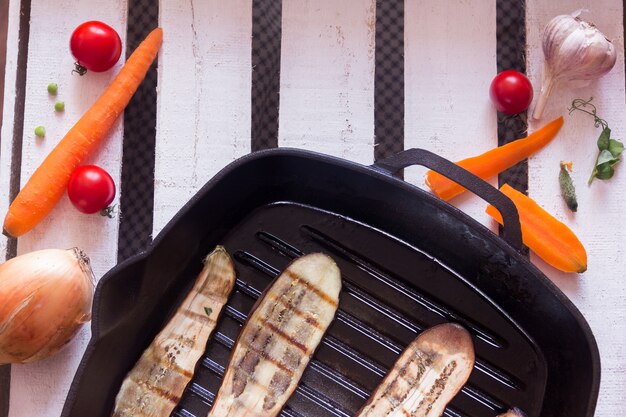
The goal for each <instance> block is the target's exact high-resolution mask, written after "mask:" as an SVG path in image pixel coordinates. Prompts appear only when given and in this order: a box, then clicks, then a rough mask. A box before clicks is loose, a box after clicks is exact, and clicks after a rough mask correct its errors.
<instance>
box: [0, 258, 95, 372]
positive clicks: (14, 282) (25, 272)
mask: <svg viewBox="0 0 626 417" xmlns="http://www.w3.org/2000/svg"><path fill="white" fill-rule="evenodd" d="M93 291H94V278H93V272H92V271H91V267H90V266H89V258H87V256H86V255H85V253H84V252H83V251H81V250H80V249H78V248H73V249H68V250H63V249H45V250H40V251H35V252H30V253H27V254H24V255H20V256H17V257H15V258H13V259H10V260H9V261H7V262H5V263H4V264H2V265H0V364H3V363H27V362H34V361H37V360H40V359H43V358H46V357H48V356H50V355H52V354H53V353H55V352H57V351H58V350H59V349H60V348H61V347H62V346H64V345H65V344H67V343H68V342H69V341H70V340H71V339H72V337H74V335H75V334H76V332H77V331H78V329H79V328H80V326H81V325H82V324H83V323H85V322H88V321H89V320H90V319H91V303H92V299H93Z"/></svg>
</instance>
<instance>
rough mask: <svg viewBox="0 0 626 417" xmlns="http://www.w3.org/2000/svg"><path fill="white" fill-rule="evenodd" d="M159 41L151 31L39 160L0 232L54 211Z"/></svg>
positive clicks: (26, 226) (22, 227)
mask: <svg viewBox="0 0 626 417" xmlns="http://www.w3.org/2000/svg"><path fill="white" fill-rule="evenodd" d="M162 41H163V30H162V29H160V28H157V29H154V30H153V31H152V32H151V33H150V34H149V35H148V37H147V38H146V39H145V40H144V41H143V42H142V43H141V44H140V45H139V46H138V47H137V49H136V50H135V51H134V52H133V54H132V55H131V56H130V57H129V58H128V61H126V63H125V64H124V66H123V67H122V69H121V70H120V72H119V74H118V75H117V76H116V77H115V79H114V80H113V81H112V82H111V85H109V87H108V88H107V89H106V90H105V91H104V93H102V95H101V96H100V98H98V100H97V101H96V102H95V103H94V104H93V105H92V106H91V108H89V110H87V112H85V114H83V116H82V117H81V118H80V119H79V120H78V122H76V124H75V125H74V126H73V127H72V128H71V129H70V130H69V132H67V134H66V135H65V137H63V139H61V141H60V142H59V143H58V144H57V146H56V147H55V148H54V149H53V150H52V152H50V154H49V155H48V156H47V157H46V159H44V161H43V162H42V163H41V165H40V166H39V167H38V168H37V170H36V171H35V172H34V173H33V175H32V176H31V177H30V179H29V180H28V182H27V183H26V185H25V186H24V188H23V189H22V190H21V191H20V192H19V194H18V195H17V197H16V198H15V200H14V201H13V202H12V203H11V206H10V207H9V212H8V213H7V215H6V217H5V219H4V233H5V234H7V235H10V236H14V237H17V236H21V235H23V234H24V233H26V232H28V231H29V230H31V229H32V228H33V227H35V226H36V225H37V224H39V222H40V221H41V220H43V219H44V218H45V217H46V216H47V215H48V213H50V211H52V209H53V208H54V206H55V205H56V204H57V202H58V201H59V200H60V199H61V197H62V196H63V193H64V192H65V190H66V188H67V184H68V182H69V179H70V176H71V175H72V172H73V171H74V169H76V167H77V166H78V165H80V164H81V163H82V162H83V161H84V160H85V159H86V158H87V157H88V156H89V155H90V154H91V153H92V152H93V151H94V150H95V149H96V147H97V146H98V145H99V144H100V143H102V142H103V141H104V139H105V138H106V137H107V134H108V132H109V131H110V130H111V127H112V126H113V124H114V123H115V120H116V119H117V118H118V117H119V115H120V114H122V112H123V111H124V108H126V106H127V105H128V102H129V101H130V99H131V97H132V96H133V94H134V93H135V91H136V90H137V87H139V84H140V83H141V81H143V79H144V77H145V76H146V73H147V72H148V69H149V68H150V65H151V64H152V62H153V61H154V59H155V58H156V56H157V53H158V51H159V48H160V47H161V43H162Z"/></svg>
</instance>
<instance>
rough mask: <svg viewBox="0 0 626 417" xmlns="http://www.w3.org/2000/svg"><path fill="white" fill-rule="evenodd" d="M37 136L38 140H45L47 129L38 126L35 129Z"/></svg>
mask: <svg viewBox="0 0 626 417" xmlns="http://www.w3.org/2000/svg"><path fill="white" fill-rule="evenodd" d="M35 136H37V137H38V138H43V137H44V136H46V128H45V127H43V126H37V127H36V128H35Z"/></svg>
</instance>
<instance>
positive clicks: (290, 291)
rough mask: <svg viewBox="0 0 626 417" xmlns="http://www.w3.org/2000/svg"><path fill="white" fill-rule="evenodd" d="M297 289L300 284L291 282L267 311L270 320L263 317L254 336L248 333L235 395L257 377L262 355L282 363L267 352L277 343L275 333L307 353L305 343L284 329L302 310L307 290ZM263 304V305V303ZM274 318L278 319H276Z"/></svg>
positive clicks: (237, 370)
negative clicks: (255, 373) (295, 313)
mask: <svg viewBox="0 0 626 417" xmlns="http://www.w3.org/2000/svg"><path fill="white" fill-rule="evenodd" d="M296 289H298V287H297V286H295V285H289V286H288V287H286V288H284V289H282V291H281V292H280V293H279V295H278V296H277V300H280V302H276V301H274V302H273V303H272V305H271V308H270V311H269V312H268V314H267V316H268V317H270V319H265V318H259V319H258V320H259V325H257V326H256V327H255V329H254V332H253V334H252V337H250V338H246V337H245V335H244V339H243V343H246V346H245V347H243V348H244V349H246V350H247V352H246V354H245V355H244V357H243V358H242V359H241V361H240V362H239V364H238V365H237V369H236V370H235V372H234V376H233V395H234V396H235V398H238V397H239V396H240V395H241V394H242V393H243V392H244V391H245V389H246V386H247V384H248V382H249V381H250V379H252V378H253V377H254V372H255V370H256V367H257V366H258V365H259V362H260V361H261V358H263V359H266V360H270V361H271V362H272V363H273V364H275V365H277V366H278V363H280V362H279V361H276V360H275V359H273V358H270V357H269V354H268V353H267V352H268V351H270V350H271V349H272V347H273V346H274V344H275V343H276V340H275V338H274V335H275V334H276V335H278V336H281V337H282V338H284V339H286V340H287V341H288V342H290V343H291V344H292V345H293V346H296V347H298V348H299V349H301V350H302V349H303V348H304V352H305V353H307V351H306V347H305V346H304V345H302V344H301V343H299V342H298V341H297V340H295V339H294V338H292V337H291V336H290V335H288V334H287V333H285V332H284V330H283V328H284V325H285V324H286V323H288V322H289V320H290V319H291V317H292V316H293V314H294V312H295V311H296V310H298V307H299V305H300V303H301V302H302V299H303V298H304V295H305V293H306V292H305V291H304V290H303V289H300V290H299V291H297V292H296V293H294V291H295V290H296ZM283 306H284V307H283ZM259 307H260V308H263V305H261V306H259ZM281 307H282V308H281ZM253 314H254V313H253ZM274 317H275V319H273V318H274ZM270 320H271V321H270ZM274 322H275V323H274ZM265 329H270V330H271V332H265V331H264V330H265ZM260 337H264V338H263V339H262V340H261V343H258V339H259V338H260ZM246 339H248V340H246ZM278 367H279V366H278ZM279 369H280V367H279Z"/></svg>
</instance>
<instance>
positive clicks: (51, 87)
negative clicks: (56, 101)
mask: <svg viewBox="0 0 626 417" xmlns="http://www.w3.org/2000/svg"><path fill="white" fill-rule="evenodd" d="M58 90H59V86H58V85H57V83H50V84H48V94H50V95H51V96H56V95H57V91H58Z"/></svg>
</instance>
